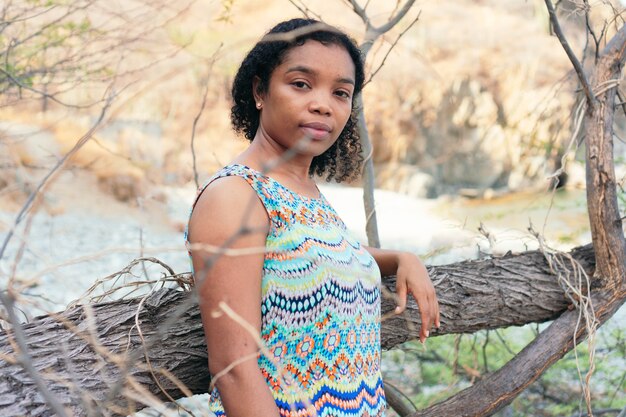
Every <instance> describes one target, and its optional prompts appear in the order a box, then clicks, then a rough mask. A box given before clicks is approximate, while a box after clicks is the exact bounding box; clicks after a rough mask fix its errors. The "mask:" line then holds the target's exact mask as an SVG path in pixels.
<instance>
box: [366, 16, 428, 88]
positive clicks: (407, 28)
mask: <svg viewBox="0 0 626 417" xmlns="http://www.w3.org/2000/svg"><path fill="white" fill-rule="evenodd" d="M421 14H422V11H421V10H420V12H419V13H418V14H417V16H416V17H415V19H413V21H412V22H411V23H409V25H408V26H407V27H406V28H405V29H404V30H403V31H402V32H400V34H399V35H398V37H397V38H396V39H395V40H394V41H393V43H392V44H391V46H390V47H389V49H388V50H387V52H386V53H385V56H384V57H383V60H382V62H381V63H380V65H379V66H378V68H376V69H375V70H374V71H373V72H372V73H371V74H370V76H369V78H368V79H367V81H365V83H364V84H363V86H366V85H367V84H369V83H370V81H372V79H373V78H374V76H375V75H376V74H378V71H380V70H381V69H382V67H383V65H385V62H386V61H387V57H388V56H389V54H391V51H392V50H393V48H395V46H396V45H397V44H398V42H399V41H400V38H402V36H404V34H405V33H407V32H408V31H409V29H411V28H412V27H413V26H414V25H415V23H417V21H418V20H419V19H420V16H421Z"/></svg>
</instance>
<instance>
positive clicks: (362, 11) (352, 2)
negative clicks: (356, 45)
mask: <svg viewBox="0 0 626 417" xmlns="http://www.w3.org/2000/svg"><path fill="white" fill-rule="evenodd" d="M349 3H350V5H351V6H352V9H353V10H354V13H356V14H357V16H359V17H360V18H361V20H362V21H363V23H365V27H366V29H369V28H370V27H371V22H370V18H369V17H368V16H367V13H366V12H365V9H364V8H363V7H361V6H359V3H358V2H357V1H356V0H349Z"/></svg>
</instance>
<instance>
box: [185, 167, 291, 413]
mask: <svg viewBox="0 0 626 417" xmlns="http://www.w3.org/2000/svg"><path fill="white" fill-rule="evenodd" d="M268 230H269V219H268V216H267V213H266V211H265V208H264V207H263V205H262V203H261V201H260V200H259V199H258V198H257V196H256V193H255V192H254V190H252V188H251V187H250V186H249V185H248V184H246V183H245V182H244V180H242V179H241V178H238V177H226V178H221V179H219V180H216V181H215V182H213V183H211V184H210V185H209V186H208V187H207V188H206V190H205V191H204V192H203V194H202V195H201V196H200V199H199V200H198V202H197V204H196V207H195V208H194V211H193V215H192V216H191V219H190V222H189V242H190V243H191V244H192V260H193V266H194V271H195V280H196V287H197V291H198V294H199V304H200V313H201V315H202V323H203V326H204V332H205V335H206V339H207V348H208V354H209V355H208V356H209V371H210V373H211V375H212V377H213V378H214V383H215V384H216V386H217V389H218V390H219V392H220V397H221V399H222V403H223V405H224V410H225V412H226V415H227V416H228V417H248V416H259V417H278V415H279V412H278V408H277V407H276V403H275V402H274V398H273V396H272V394H271V392H270V389H269V387H268V386H267V383H266V381H265V378H264V377H263V375H262V374H261V371H260V369H259V367H258V364H257V358H258V356H257V355H256V354H257V353H258V352H259V346H258V343H257V340H256V339H257V338H258V336H259V333H260V328H261V277H262V268H263V259H264V249H265V241H266V238H267V233H268ZM202 245H206V247H205V248H202V249H201V248H198V246H202ZM224 246H226V250H230V251H237V250H244V251H246V252H247V253H239V254H235V253H230V254H229V253H224V254H216V253H215V251H214V250H211V248H215V247H224ZM220 303H225V304H226V305H227V306H228V307H229V308H230V309H232V310H233V312H234V313H235V314H236V316H237V318H236V319H234V318H232V317H230V316H229V315H228V314H226V313H225V312H224V310H223V309H220ZM241 320H243V321H245V322H246V323H248V324H249V325H251V326H252V328H253V329H254V331H253V332H252V333H255V334H251V332H250V329H249V327H250V326H245V325H243V323H241V322H240V321H241ZM246 327H248V328H246ZM246 358H247V359H246ZM233 365H235V366H233ZM229 368H232V369H229ZM251 399H254V401H252V400H251Z"/></svg>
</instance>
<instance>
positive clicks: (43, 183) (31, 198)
mask: <svg viewBox="0 0 626 417" xmlns="http://www.w3.org/2000/svg"><path fill="white" fill-rule="evenodd" d="M114 96H115V94H114V93H113V92H112V91H111V93H110V94H109V95H108V98H107V99H106V102H105V104H104V106H103V107H102V111H101V112H100V116H99V117H98V119H97V120H96V122H95V123H94V124H93V126H91V128H90V129H89V130H88V131H87V133H85V134H84V135H83V137H81V138H80V139H79V140H78V142H76V144H75V145H74V147H73V148H72V149H71V150H70V151H69V152H68V153H66V154H65V156H64V157H63V158H61V159H60V160H59V161H58V162H57V164H56V165H55V166H54V167H53V168H52V169H51V170H50V172H48V174H46V176H45V177H44V178H43V179H42V180H41V181H40V182H39V185H38V186H37V188H35V190H33V192H32V193H30V195H29V196H28V199H27V200H26V202H25V203H24V205H23V206H22V209H21V210H20V212H19V213H18V215H17V217H16V218H15V221H14V222H13V226H12V227H11V229H10V230H9V232H8V233H7V235H6V237H5V238H4V242H3V243H2V247H0V259H2V257H3V256H4V252H5V251H6V248H7V246H8V244H9V241H10V240H11V238H12V237H13V234H14V232H15V228H16V227H17V226H18V225H19V224H20V223H21V222H22V220H24V216H25V215H26V214H27V213H28V212H29V210H30V208H31V206H32V204H33V202H34V201H35V197H37V195H38V194H39V193H40V192H41V191H43V189H44V188H45V187H46V186H47V185H48V183H49V182H50V179H51V178H52V177H53V176H54V175H55V174H56V173H57V172H58V171H59V170H60V169H61V168H63V166H64V165H65V163H66V162H67V161H68V160H69V159H70V158H71V157H72V156H73V155H74V154H75V153H76V152H78V150H79V149H80V148H82V147H83V145H85V144H86V143H87V142H88V141H89V139H91V137H92V136H93V134H94V133H95V131H96V130H97V129H98V128H99V127H100V124H101V123H102V120H103V119H104V116H105V114H106V113H107V111H108V109H109V107H110V106H111V103H112V102H113V97H114Z"/></svg>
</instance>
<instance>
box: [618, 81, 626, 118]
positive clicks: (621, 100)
mask: <svg viewBox="0 0 626 417" xmlns="http://www.w3.org/2000/svg"><path fill="white" fill-rule="evenodd" d="M617 98H619V102H618V103H617V105H618V106H621V107H622V110H623V111H624V116H626V101H625V100H624V96H622V93H620V91H619V88H618V89H617Z"/></svg>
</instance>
